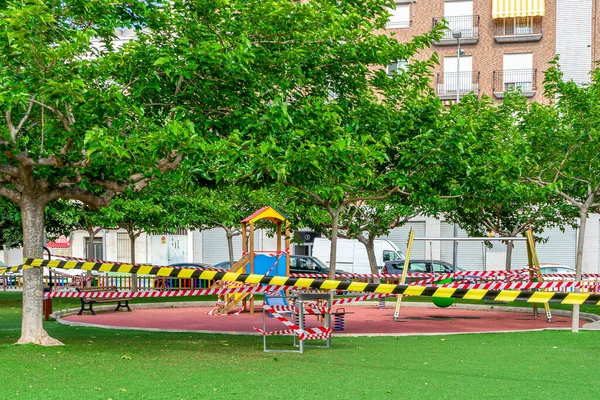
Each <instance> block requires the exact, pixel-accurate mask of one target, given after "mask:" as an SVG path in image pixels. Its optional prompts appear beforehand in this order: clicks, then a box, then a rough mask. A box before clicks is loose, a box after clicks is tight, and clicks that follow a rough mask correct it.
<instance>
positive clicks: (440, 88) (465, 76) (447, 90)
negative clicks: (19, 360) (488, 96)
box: [436, 71, 479, 100]
mask: <svg viewBox="0 0 600 400" xmlns="http://www.w3.org/2000/svg"><path fill="white" fill-rule="evenodd" d="M457 85H458V95H459V96H461V97H462V96H464V95H465V94H469V93H475V94H476V95H479V72H472V71H464V72H459V73H458V75H457V73H456V72H444V73H443V74H437V79H436V93H437V95H438V97H439V98H440V99H442V100H452V99H456V94H457V93H456V92H457Z"/></svg>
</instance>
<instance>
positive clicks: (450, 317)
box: [63, 303, 589, 335]
mask: <svg viewBox="0 0 600 400" xmlns="http://www.w3.org/2000/svg"><path fill="white" fill-rule="evenodd" d="M132 308H133V312H113V311H112V310H111V311H100V312H98V313H97V315H95V316H93V315H81V316H78V315H70V316H66V317H64V318H63V320H64V321H65V322H66V323H75V324H80V323H82V324H93V325H99V326H104V327H113V328H116V327H118V328H133V329H150V330H166V331H199V332H227V333H241V334H243V333H256V332H255V331H254V329H253V327H262V320H261V318H262V313H261V312H260V311H258V309H257V312H256V313H255V314H254V315H250V314H249V313H242V314H240V315H229V316H218V315H217V316H210V315H206V313H207V312H208V311H209V310H210V309H211V307H185V308H148V309H143V308H136V305H135V303H134V304H132ZM542 311H543V310H542ZM346 312H347V314H346V319H345V330H344V331H343V332H335V334H340V335H341V334H346V335H419V334H439V333H468V332H502V331H525V330H539V329H557V328H559V329H568V328H570V327H571V318H570V317H565V316H559V315H554V316H553V321H552V323H548V322H546V319H545V315H544V313H543V312H541V313H540V315H539V317H537V318H534V317H533V315H532V313H531V312H528V313H518V312H506V311H498V310H491V311H483V310H468V309H462V308H454V307H450V308H437V307H433V308H423V307H403V308H402V310H401V314H400V316H401V318H400V320H399V321H398V322H394V321H393V317H394V310H393V307H390V306H389V305H388V308H387V309H385V310H379V309H378V308H377V305H376V304H375V303H374V304H369V305H358V306H351V307H346ZM307 321H308V322H307V324H308V327H310V326H315V325H316V319H315V317H312V316H311V317H307ZM267 322H268V323H267V329H268V330H280V329H284V328H285V327H284V326H283V325H282V324H281V323H280V322H278V321H276V320H274V319H269V320H268V321H267ZM587 322H589V321H585V320H581V326H583V325H584V324H586V323H587Z"/></svg>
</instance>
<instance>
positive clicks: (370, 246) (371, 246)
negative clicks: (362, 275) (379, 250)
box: [359, 235, 381, 284]
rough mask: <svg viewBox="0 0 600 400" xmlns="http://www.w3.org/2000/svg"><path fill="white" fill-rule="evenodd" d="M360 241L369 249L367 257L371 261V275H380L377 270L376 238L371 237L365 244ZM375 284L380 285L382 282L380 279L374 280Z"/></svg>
mask: <svg viewBox="0 0 600 400" xmlns="http://www.w3.org/2000/svg"><path fill="white" fill-rule="evenodd" d="M359 241H360V242H362V244H364V245H365V247H366V249H367V257H368V259H369V266H370V267H371V273H372V274H374V275H376V274H378V273H379V271H378V270H377V257H376V256H375V237H374V236H371V235H369V238H368V239H366V240H365V241H364V242H363V241H362V240H360V239H359ZM373 283H377V284H379V283H381V280H380V279H379V278H373Z"/></svg>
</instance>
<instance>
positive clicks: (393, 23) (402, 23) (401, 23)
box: [385, 20, 412, 29]
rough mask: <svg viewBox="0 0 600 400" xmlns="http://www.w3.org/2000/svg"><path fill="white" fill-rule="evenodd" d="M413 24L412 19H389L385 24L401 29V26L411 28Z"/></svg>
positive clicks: (391, 27)
mask: <svg viewBox="0 0 600 400" xmlns="http://www.w3.org/2000/svg"><path fill="white" fill-rule="evenodd" d="M411 25H412V21H411V20H408V21H389V22H388V23H387V24H385V27H386V28H387V29H401V28H410V26H411Z"/></svg>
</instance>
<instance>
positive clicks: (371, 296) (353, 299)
mask: <svg viewBox="0 0 600 400" xmlns="http://www.w3.org/2000/svg"><path fill="white" fill-rule="evenodd" d="M395 296H396V295H394V294H387V293H374V294H367V295H364V296H356V297H346V298H343V299H335V300H333V303H332V304H331V305H333V306H338V305H340V304H348V303H354V302H357V301H364V300H372V299H379V298H382V297H395Z"/></svg>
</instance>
